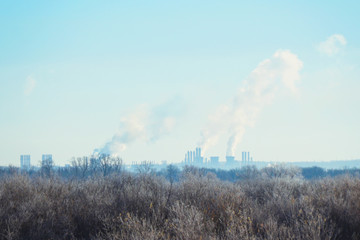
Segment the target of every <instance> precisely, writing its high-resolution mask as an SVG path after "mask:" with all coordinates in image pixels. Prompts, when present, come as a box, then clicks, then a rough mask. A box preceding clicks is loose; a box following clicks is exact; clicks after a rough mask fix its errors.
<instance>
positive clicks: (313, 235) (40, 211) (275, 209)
mask: <svg viewBox="0 0 360 240" xmlns="http://www.w3.org/2000/svg"><path fill="white" fill-rule="evenodd" d="M170 170H171V169H170ZM270 170H271V169H270ZM268 171H269V169H268ZM263 173H266V171H264V172H263ZM288 173H289V172H288ZM290 173H291V171H290ZM248 174H250V173H248ZM0 238H1V239H360V180H359V178H356V177H350V176H342V177H337V178H325V179H320V180H315V181H308V180H303V179H302V178H301V177H299V176H298V175H296V174H295V175H294V174H275V175H274V174H273V172H271V171H270V173H267V174H265V175H264V174H262V175H261V176H256V177H254V178H251V179H249V180H241V181H239V182H236V183H231V182H227V181H220V180H219V179H218V178H217V177H216V175H215V174H213V173H206V174H204V173H202V172H201V171H199V170H198V169H196V168H186V169H184V170H183V171H182V173H181V175H180V179H179V181H172V180H171V181H168V180H166V179H165V178H164V177H159V176H155V175H154V174H152V173H151V172H146V171H145V172H141V173H138V174H130V173H127V172H124V171H123V172H122V173H121V174H116V175H111V176H105V177H104V176H97V177H91V178H86V179H72V180H69V179H61V178H60V177H57V176H56V175H53V176H52V177H41V176H38V177H29V176H25V175H19V174H13V175H8V176H4V177H2V179H1V180H0Z"/></svg>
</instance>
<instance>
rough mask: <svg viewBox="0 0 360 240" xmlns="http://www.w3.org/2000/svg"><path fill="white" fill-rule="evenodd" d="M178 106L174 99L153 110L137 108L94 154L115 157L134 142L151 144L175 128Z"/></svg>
mask: <svg viewBox="0 0 360 240" xmlns="http://www.w3.org/2000/svg"><path fill="white" fill-rule="evenodd" d="M180 105H181V100H179V98H174V99H173V100H171V101H169V102H167V103H166V104H163V105H160V106H158V107H155V108H150V107H149V106H147V105H142V106H140V107H138V108H137V109H136V110H135V111H133V112H131V113H130V114H128V115H127V116H125V117H123V118H121V119H120V127H119V130H118V131H117V132H116V133H115V134H114V136H113V137H112V139H111V140H110V141H108V142H107V143H105V145H104V146H103V147H102V148H100V149H95V150H94V154H109V155H112V156H117V155H119V154H120V153H121V152H123V151H125V150H126V148H127V147H128V145H129V144H131V143H133V142H135V141H143V142H147V143H151V142H154V141H156V140H158V139H159V138H160V137H162V136H164V135H167V134H169V133H170V132H171V131H172V130H173V128H174V127H175V124H176V117H177V116H178V115H179V111H181V109H180V108H181V106H180Z"/></svg>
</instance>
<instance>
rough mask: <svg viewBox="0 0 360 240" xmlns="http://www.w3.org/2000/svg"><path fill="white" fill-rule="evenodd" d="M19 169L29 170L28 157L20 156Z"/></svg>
mask: <svg viewBox="0 0 360 240" xmlns="http://www.w3.org/2000/svg"><path fill="white" fill-rule="evenodd" d="M20 168H21V169H22V170H29V169H30V155H20Z"/></svg>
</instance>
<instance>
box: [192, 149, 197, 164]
mask: <svg viewBox="0 0 360 240" xmlns="http://www.w3.org/2000/svg"><path fill="white" fill-rule="evenodd" d="M192 154H193V159H192V160H193V162H194V161H195V160H196V158H195V151H193V152H192Z"/></svg>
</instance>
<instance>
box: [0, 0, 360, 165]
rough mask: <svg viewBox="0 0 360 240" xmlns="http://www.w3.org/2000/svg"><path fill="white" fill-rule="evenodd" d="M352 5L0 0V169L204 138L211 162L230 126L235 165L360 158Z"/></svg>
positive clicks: (359, 36) (171, 151)
mask: <svg viewBox="0 0 360 240" xmlns="http://www.w3.org/2000/svg"><path fill="white" fill-rule="evenodd" d="M359 5H360V4H359V3H358V2H357V1H342V2H339V1H316V3H315V2H314V1H291V2H290V1H273V2H269V1H181V2H171V1H127V2H125V1H106V2H105V1H61V2H54V1H51V2H50V1H31V2H30V1H17V2H14V1H2V2H1V3H0V165H9V164H13V165H18V164H19V158H20V154H31V157H32V163H34V164H37V163H38V162H39V160H40V158H41V154H43V153H51V154H53V155H54V160H55V162H56V163H57V164H60V165H63V164H65V163H68V162H69V160H70V159H71V157H72V156H83V155H89V154H91V153H93V151H94V149H98V151H105V150H106V146H108V147H109V149H111V151H112V153H115V152H116V154H118V155H119V156H121V157H122V158H123V159H124V160H125V162H128V163H130V162H132V161H143V160H152V161H162V160H167V161H169V162H176V161H180V160H182V159H183V157H184V154H185V152H186V151H187V150H190V149H194V148H195V147H197V146H200V145H202V144H203V142H206V140H204V133H207V132H209V133H211V134H210V135H211V136H214V138H213V139H215V137H216V141H214V142H213V143H212V144H210V145H209V147H208V148H207V150H206V153H205V155H206V156H210V155H219V156H220V157H223V156H225V155H226V153H227V145H228V142H229V138H230V137H231V135H232V134H233V132H232V131H233V130H234V129H237V130H238V131H237V135H236V137H238V139H239V141H238V143H237V144H236V148H235V150H234V154H235V156H236V157H237V158H240V157H241V151H244V150H246V151H250V152H251V154H252V155H253V157H254V159H255V160H259V161H262V160H264V161H313V160H320V161H325V160H336V159H355V158H360V148H359V143H360V127H359V120H360V111H359V110H358V107H359V103H360V94H359V89H360V82H359V76H360V69H359V59H360V46H359V43H360V33H359V31H358V30H357V29H358V25H359V22H360V19H359V15H358V9H359V7H360V6H359ZM276 53H279V54H280V55H281V54H285V55H286V53H289V54H288V55H286V56H285V55H281V56H285V57H281V56H280V57H276V56H275V55H276ZM266 59H267V60H269V63H264V61H266ZM261 63H263V65H262V64H261ZM300 63H301V67H300V65H296V64H300ZM279 64H280V65H281V66H279ZM294 64H295V65H296V66H299V68H293V66H295V65H294ZM283 65H284V66H285V67H283ZM264 69H266V71H265V73H264V74H262V75H261V76H260V77H258V76H257V75H256V74H255V75H256V76H255V75H254V71H255V72H257V71H260V70H264ZM269 69H270V70H269ZM289 69H290V70H289ZM289 71H290V73H291V74H287V73H289ZM272 73H275V75H276V76H275V77H274V78H272V77H271V76H270V75H271V74H272ZM266 74H268V75H266ZM269 74H270V75H269ZM284 74H285V75H286V74H287V75H286V76H285V75H284ZM290 75H291V76H290ZM285 78H286V79H285ZM267 79H270V80H271V81H273V82H271V85H267V86H268V88H267V89H266V91H263V92H262V94H263V95H261V96H260V97H261V98H257V97H256V96H258V95H256V94H255V95H254V93H253V92H251V91H256V89H257V86H258V84H263V83H264V81H266V80H267ZM289 79H290V80H291V81H292V80H294V82H296V84H295V85H294V86H296V93H295V91H293V90H291V88H289V86H287V87H286V86H285V85H284V84H285V82H286V81H287V80H289ZM290 80H289V81H290ZM255 83H256V84H255ZM246 86H250V87H249V88H246ZM242 89H243V90H244V89H245V90H244V91H242ZM246 89H250V90H246ZM247 91H250V92H247ZM244 92H245V94H243V93H244ZM268 93H270V94H271V98H269V96H270V95H269V96H268V95H265V94H268ZM250 98H251V99H252V100H251V101H250V100H249V99H250ZM239 99H240V100H241V101H240V100H239ZM259 99H260V100H261V101H259ZM239 101H240V102H239ZM235 102H236V104H235ZM249 106H250V107H251V108H250V107H249ZM224 109H225V110H224ZM248 109H251V110H248ZM254 109H255V110H256V111H255V110H254ZM223 110H224V111H225V112H224V111H223ZM249 111H250V112H249ZM244 114H245V115H244ZM250 115H251V117H250ZM234 119H235V120H234ZM244 119H245V120H246V121H245V120H244ZM205 135H206V134H205ZM215 135H216V136H215ZM113 137H114V138H113ZM114 141H115V143H114ZM109 143H110V144H109ZM113 143H114V144H115V145H114V144H113ZM106 144H108V145H106ZM109 151H110V150H109Z"/></svg>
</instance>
